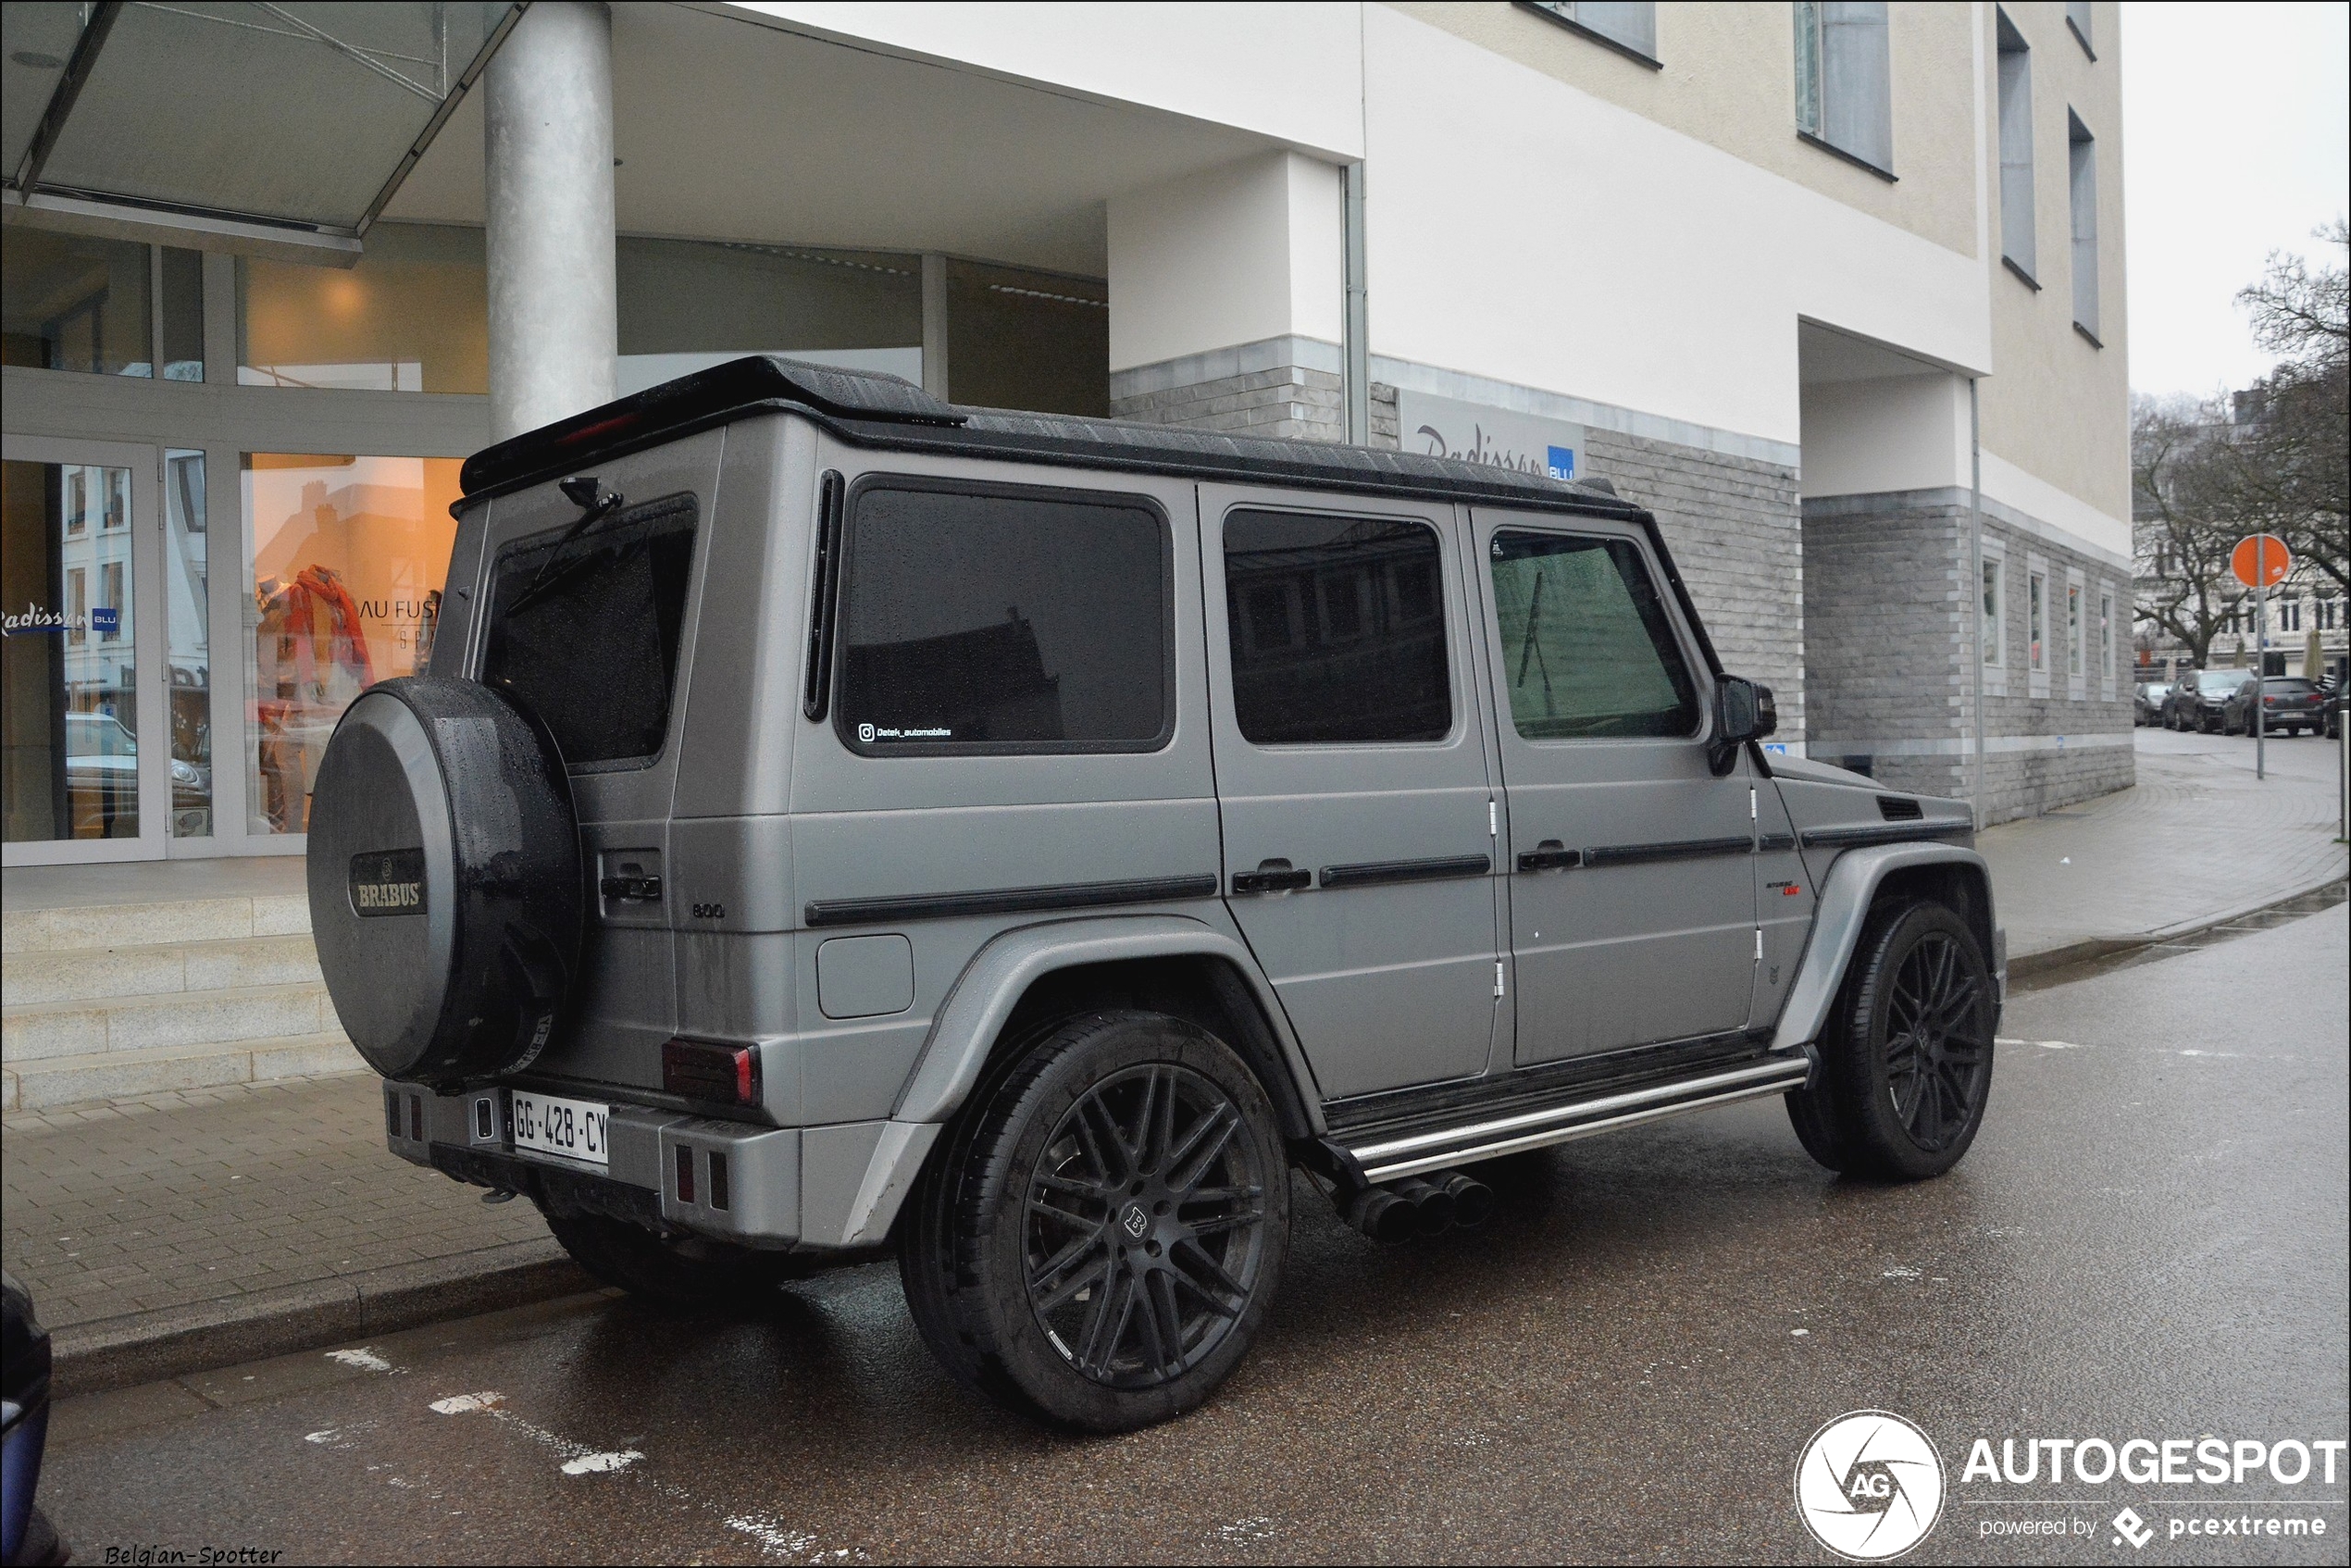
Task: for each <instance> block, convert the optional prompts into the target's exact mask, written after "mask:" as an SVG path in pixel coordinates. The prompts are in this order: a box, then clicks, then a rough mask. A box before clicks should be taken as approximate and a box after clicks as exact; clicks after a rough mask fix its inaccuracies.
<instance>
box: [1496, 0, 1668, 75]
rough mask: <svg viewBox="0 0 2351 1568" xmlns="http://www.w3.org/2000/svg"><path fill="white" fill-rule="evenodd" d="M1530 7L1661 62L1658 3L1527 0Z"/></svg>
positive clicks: (1640, 57) (1622, 51) (1643, 59)
mask: <svg viewBox="0 0 2351 1568" xmlns="http://www.w3.org/2000/svg"><path fill="white" fill-rule="evenodd" d="M1527 8H1528V9H1529V10H1534V11H1540V12H1542V13H1543V14H1544V15H1545V16H1547V17H1549V18H1550V19H1552V20H1554V21H1558V22H1563V23H1565V24H1566V25H1567V26H1568V27H1569V28H1571V29H1573V30H1574V31H1577V32H1580V33H1582V34H1584V35H1585V36H1586V37H1587V38H1591V39H1595V40H1597V41H1598V42H1599V43H1602V44H1608V45H1609V46H1610V47H1611V48H1612V49H1614V50H1616V51H1617V52H1618V53H1619V54H1624V55H1630V56H1633V57H1634V58H1635V59H1636V60H1638V61H1640V62H1641V64H1643V65H1646V66H1654V65H1656V64H1657V63H1658V57H1657V6H1655V5H1654V4H1648V3H1640V4H1629V3H1619V0H1528V5H1527Z"/></svg>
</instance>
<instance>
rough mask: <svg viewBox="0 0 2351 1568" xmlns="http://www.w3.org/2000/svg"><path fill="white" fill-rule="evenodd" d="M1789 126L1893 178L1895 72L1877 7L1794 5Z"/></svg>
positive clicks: (1827, 2) (1837, 0) (1820, 1)
mask: <svg viewBox="0 0 2351 1568" xmlns="http://www.w3.org/2000/svg"><path fill="white" fill-rule="evenodd" d="M1796 126H1797V131H1799V132H1800V133H1801V134H1802V135H1803V136H1804V137H1805V138H1806V139H1807V140H1808V141H1810V142H1813V143H1817V144H1819V145H1821V146H1823V147H1826V148H1828V149H1829V150H1830V151H1832V152H1835V153H1840V154H1843V155H1844V156H1846V157H1848V158H1850V159H1852V160H1853V161H1854V162H1856V163H1859V164H1861V165H1863V166H1864V167H1866V168H1871V169H1873V170H1875V171H1876V172H1877V173H1880V174H1883V175H1885V177H1886V178H1887V179H1889V180H1891V179H1892V178H1894V71H1893V61H1892V55H1891V52H1890V48H1889V45H1888V43H1887V36H1886V11H1885V3H1884V0H1867V3H1863V0H1798V3H1797V7H1796Z"/></svg>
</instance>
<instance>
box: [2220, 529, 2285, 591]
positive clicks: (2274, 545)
mask: <svg viewBox="0 0 2351 1568" xmlns="http://www.w3.org/2000/svg"><path fill="white" fill-rule="evenodd" d="M2229 570H2231V571H2233V572H2234V573H2236V575H2237V580H2238V581H2239V582H2241V583H2243V584H2245V587H2247V588H2275V587H2276V586H2277V585H2278V584H2280V583H2282V582H2283V581H2284V580H2285V574H2286V573H2288V572H2290V571H2292V570H2294V552H2292V551H2291V550H2288V549H2287V548H2286V547H2285V541H2284V540H2283V539H2280V538H2279V537H2278V536H2277V535H2276V534H2273V533H2249V534H2246V535H2245V537H2244V538H2243V539H2240V540H2238V541H2237V547H2236V548H2235V549H2234V550H2232V551H2230V552H2229Z"/></svg>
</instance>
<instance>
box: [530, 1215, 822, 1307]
mask: <svg viewBox="0 0 2351 1568" xmlns="http://www.w3.org/2000/svg"><path fill="white" fill-rule="evenodd" d="M546 1220H547V1228H548V1229H549V1230H550V1231H552V1232H554V1238H555V1239H556V1240H557V1241H560V1242H562V1243H563V1248H564V1251H566V1252H569V1253H570V1254H571V1256H572V1261H573V1262H575V1263H578V1265H579V1266H580V1267H581V1268H584V1269H586V1270H587V1271H588V1272H589V1273H590V1274H591V1275H592V1276H595V1277H596V1278H597V1279H599V1280H601V1281H603V1283H604V1284H606V1285H611V1286H616V1287H618V1288H620V1289H623V1290H626V1291H628V1293H629V1294H630V1295H632V1296H638V1297H642V1298H643V1299H644V1300H648V1301H653V1302H657V1303H658V1304H660V1305H662V1306H665V1307H685V1308H693V1307H717V1306H731V1305H737V1304H740V1303H741V1302H744V1301H747V1300H751V1299H753V1297H755V1296H756V1295H757V1294H758V1293H759V1292H760V1291H761V1290H762V1289H764V1288H766V1287H769V1286H772V1285H774V1284H775V1283H777V1281H778V1280H779V1279H781V1278H783V1277H784V1276H785V1274H786V1273H787V1269H786V1266H785V1264H784V1263H783V1260H782V1258H781V1257H780V1255H776V1254H770V1253H765V1252H754V1251H752V1250H751V1249H750V1248H748V1247H730V1246H728V1245H727V1244H726V1243H724V1242H719V1241H703V1240H700V1239H697V1238H685V1239H680V1240H668V1239H665V1238H662V1237H659V1236H656V1235H654V1234H653V1232H652V1231H650V1230H647V1229H645V1228H644V1227H643V1226H635V1225H630V1224H629V1223H628V1221H626V1220H616V1219H611V1218H608V1217H606V1216H605V1215H603V1214H552V1213H551V1214H548V1215H547V1216H546Z"/></svg>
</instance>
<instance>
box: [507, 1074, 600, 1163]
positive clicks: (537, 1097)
mask: <svg viewBox="0 0 2351 1568" xmlns="http://www.w3.org/2000/svg"><path fill="white" fill-rule="evenodd" d="M511 1099H512V1101H513V1104H514V1118H515V1151H516V1153H518V1154H551V1155H553V1156H554V1157H555V1158H556V1159H558V1160H566V1161H570V1162H572V1163H574V1164H582V1165H593V1166H595V1167H596V1168H597V1169H598V1170H603V1169H606V1168H607V1167H609V1166H610V1165H611V1164H612V1153H611V1151H610V1148H609V1146H608V1145H607V1144H606V1143H605V1141H604V1134H605V1132H606V1130H607V1127H608V1125H609V1123H610V1121H611V1119H612V1107H611V1106H609V1105H599V1104H597V1103H596V1102H595V1101H590V1100H558V1099H556V1098H555V1097H554V1096H553V1095H548V1094H525V1093H522V1092H520V1091H519V1090H517V1091H516V1093H515V1094H514V1095H513V1096H511Z"/></svg>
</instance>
